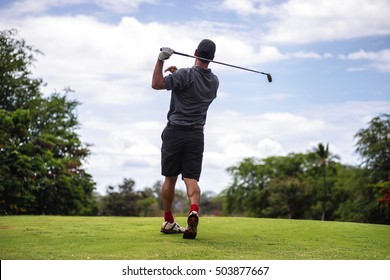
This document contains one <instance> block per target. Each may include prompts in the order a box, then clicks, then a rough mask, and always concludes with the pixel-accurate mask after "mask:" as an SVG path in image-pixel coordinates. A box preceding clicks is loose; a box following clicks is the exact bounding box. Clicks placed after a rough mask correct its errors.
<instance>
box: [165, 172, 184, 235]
mask: <svg viewBox="0 0 390 280" xmlns="http://www.w3.org/2000/svg"><path fill="white" fill-rule="evenodd" d="M176 180H177V176H174V177H165V180H164V183H163V185H162V187H161V197H162V205H163V209H164V222H163V224H162V226H161V232H163V233H183V232H184V231H185V228H182V227H181V226H179V224H178V223H176V222H175V218H174V217H173V214H172V204H173V199H174V198H175V185H176Z"/></svg>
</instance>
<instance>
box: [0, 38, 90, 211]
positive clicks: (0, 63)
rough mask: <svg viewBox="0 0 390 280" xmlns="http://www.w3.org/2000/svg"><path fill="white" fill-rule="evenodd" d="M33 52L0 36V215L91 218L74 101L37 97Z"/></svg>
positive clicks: (85, 150) (84, 155)
mask: <svg viewBox="0 0 390 280" xmlns="http://www.w3.org/2000/svg"><path fill="white" fill-rule="evenodd" d="M35 53H37V51H35V50H33V48H32V47H30V46H27V45H26V43H25V41H24V40H22V39H19V38H17V36H16V32H15V31H1V32H0V54H1V55H0V190H1V193H0V213H1V214H65V215H70V214H71V215H88V214H94V213H96V210H97V208H96V205H95V201H94V199H93V196H92V192H93V189H94V185H95V183H94V182H93V180H92V177H91V175H89V174H88V173H87V172H86V171H85V170H84V169H83V167H82V164H83V161H85V160H86V159H87V158H88V156H89V155H90V150H89V145H88V144H83V143H81V141H80V139H79V136H78V134H77V133H76V130H77V129H78V126H79V123H78V121H77V115H76V113H75V111H76V108H77V106H78V105H79V102H77V101H76V100H69V99H68V97H67V94H66V93H67V92H66V91H65V93H64V94H60V93H53V94H52V95H50V96H49V97H47V98H45V97H44V96H43V94H42V93H41V92H40V87H41V86H43V82H42V80H41V79H33V78H31V72H30V70H29V68H30V66H31V65H32V62H33V61H34V56H33V54H35Z"/></svg>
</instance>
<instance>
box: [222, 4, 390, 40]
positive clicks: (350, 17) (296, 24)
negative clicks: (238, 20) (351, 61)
mask: <svg viewBox="0 0 390 280" xmlns="http://www.w3.org/2000/svg"><path fill="white" fill-rule="evenodd" d="M222 8H224V9H227V10H231V11H235V12H237V13H238V14H243V15H251V14H252V15H259V16H260V17H264V16H269V17H271V18H272V21H271V22H268V23H267V25H266V26H267V31H266V34H265V36H264V39H265V40H266V41H268V42H270V43H286V44H287V43H288V44H303V43H309V42H317V41H330V40H341V39H348V38H359V37H364V36H373V35H389V34H390V21H389V20H388V19H389V18H390V2H389V1H387V0H359V1H357V0H345V1H342V2H340V1H338V0H317V1H311V0H288V1H284V2H282V3H280V4H275V3H274V2H271V1H258V0H245V1H233V0H225V1H224V2H223V4H222Z"/></svg>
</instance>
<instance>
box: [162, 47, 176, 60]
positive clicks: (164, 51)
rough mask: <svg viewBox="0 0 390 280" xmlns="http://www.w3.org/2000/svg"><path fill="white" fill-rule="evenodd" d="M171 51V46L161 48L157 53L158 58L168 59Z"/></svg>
mask: <svg viewBox="0 0 390 280" xmlns="http://www.w3.org/2000/svg"><path fill="white" fill-rule="evenodd" d="M173 52H174V50H172V49H171V48H161V52H160V54H159V55H158V60H161V61H164V60H167V59H169V58H170V57H171V55H172V54H173Z"/></svg>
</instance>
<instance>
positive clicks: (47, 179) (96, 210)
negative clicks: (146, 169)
mask: <svg viewBox="0 0 390 280" xmlns="http://www.w3.org/2000/svg"><path fill="white" fill-rule="evenodd" d="M39 53H40V52H39V50H36V49H34V48H33V47H31V46H29V45H27V44H26V42H25V41H24V40H23V39H22V38H19V37H18V34H17V32H16V31H14V30H4V31H0V214H1V215H15V214H54V215H56V214H57V215H115V216H160V215H161V211H162V210H161V195H160V188H161V183H162V182H161V181H157V182H156V183H155V184H154V185H153V186H151V187H145V188H144V189H143V190H140V191H137V190H136V188H135V185H136V183H135V181H134V180H133V179H131V178H124V179H123V182H122V183H120V184H118V185H117V186H107V189H106V194H104V195H100V194H98V193H96V192H95V182H94V180H93V178H92V176H91V175H90V174H89V173H88V172H87V171H86V170H85V169H84V168H83V164H84V163H85V162H86V160H87V159H88V158H89V156H90V155H91V152H90V146H91V144H89V143H82V142H81V140H80V136H79V135H78V134H77V130H78V129H79V128H80V124H79V122H78V120H77V112H76V110H77V106H79V104H80V103H79V102H78V101H77V100H71V99H69V98H68V95H67V93H68V92H69V91H70V89H69V88H66V89H64V90H63V91H62V92H54V93H53V94H51V95H49V96H47V97H45V96H44V95H43V94H42V92H41V87H43V86H45V84H44V82H43V81H42V79H37V78H33V77H32V73H31V66H32V65H33V62H34V61H35V55H37V54H39ZM355 139H356V152H357V153H358V154H359V155H360V157H361V165H358V166H348V165H344V164H342V163H340V162H339V160H340V159H339V157H338V156H337V155H334V154H333V153H332V152H331V151H330V150H329V145H328V144H323V143H319V144H318V146H317V147H313V148H312V149H311V150H309V151H307V152H306V153H291V154H289V155H287V156H271V157H268V158H262V159H260V158H255V157H254V158H245V159H243V160H242V161H241V162H240V163H239V164H237V165H236V166H231V167H229V168H228V169H227V172H228V173H229V174H230V175H231V178H232V180H231V183H230V184H229V186H227V187H226V189H225V190H224V191H222V192H221V193H220V194H214V193H211V192H205V193H202V197H201V209H202V214H206V215H240V216H251V217H270V218H290V219H318V220H337V221H355V222H369V223H386V224H389V222H390V213H389V209H390V182H389V177H390V115H388V114H381V115H379V116H377V117H374V118H373V119H372V120H371V121H370V122H369V124H368V127H367V128H363V129H361V130H359V131H358V132H357V133H356V134H355ZM187 205H188V202H187V196H186V193H185V192H184V191H181V190H177V192H176V198H175V205H174V208H175V213H183V214H184V213H185V211H187Z"/></svg>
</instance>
